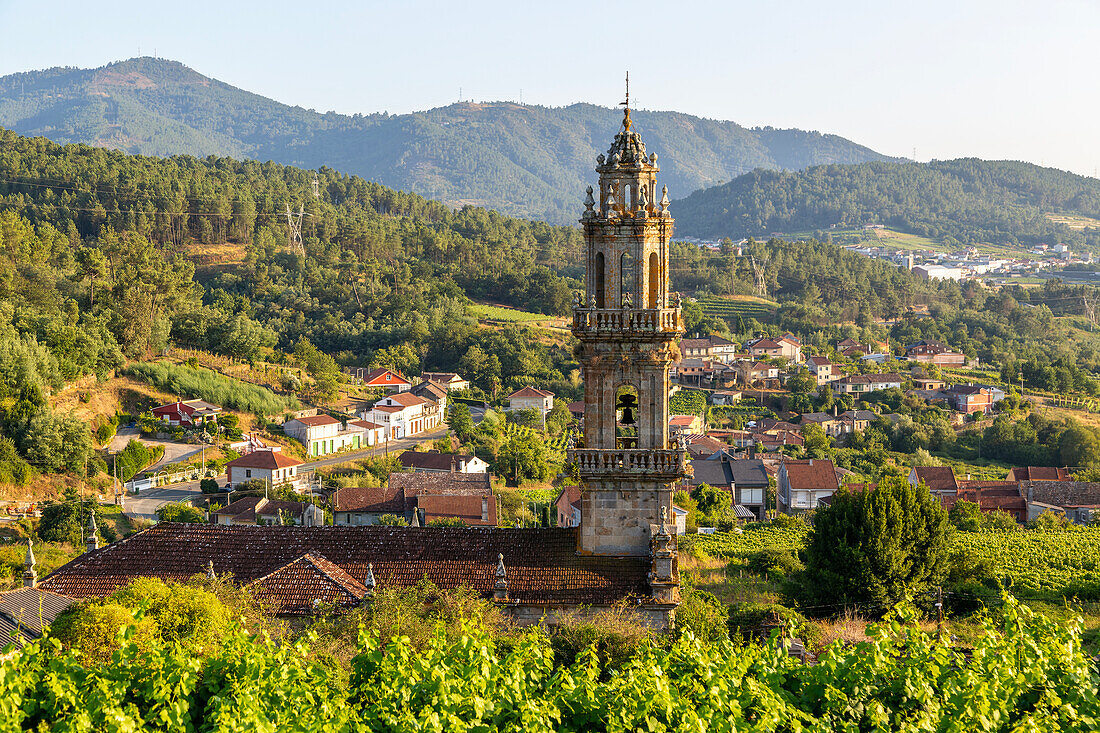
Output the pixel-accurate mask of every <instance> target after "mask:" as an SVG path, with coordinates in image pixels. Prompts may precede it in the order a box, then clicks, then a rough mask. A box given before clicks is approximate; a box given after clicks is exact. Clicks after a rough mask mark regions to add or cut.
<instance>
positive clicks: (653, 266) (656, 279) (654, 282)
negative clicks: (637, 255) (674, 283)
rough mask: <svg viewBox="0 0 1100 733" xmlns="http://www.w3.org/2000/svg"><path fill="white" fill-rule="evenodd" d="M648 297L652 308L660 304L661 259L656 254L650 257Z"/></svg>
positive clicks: (653, 253) (652, 253)
mask: <svg viewBox="0 0 1100 733" xmlns="http://www.w3.org/2000/svg"><path fill="white" fill-rule="evenodd" d="M647 290H648V291H649V292H648V297H647V298H646V299H647V300H648V301H649V303H648V305H649V307H650V308H656V307H657V304H658V303H659V302H660V294H661V258H660V257H658V256H657V253H656V252H651V253H650V255H649V288H647Z"/></svg>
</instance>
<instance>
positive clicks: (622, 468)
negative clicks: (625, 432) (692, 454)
mask: <svg viewBox="0 0 1100 733" xmlns="http://www.w3.org/2000/svg"><path fill="white" fill-rule="evenodd" d="M686 455H687V454H686V453H685V452H684V451H682V450H680V449H678V448H672V449H664V450H643V449H638V448H629V449H615V450H611V449H599V448H575V449H573V450H571V451H569V459H570V460H572V461H576V463H577V470H578V472H579V473H580V475H581V476H582V477H585V478H593V479H601V478H614V477H616V476H623V475H625V476H637V477H645V478H655V479H660V480H664V481H677V480H679V479H680V478H681V477H683V475H684V473H685V471H686V469H687V464H686V463H685V456H686Z"/></svg>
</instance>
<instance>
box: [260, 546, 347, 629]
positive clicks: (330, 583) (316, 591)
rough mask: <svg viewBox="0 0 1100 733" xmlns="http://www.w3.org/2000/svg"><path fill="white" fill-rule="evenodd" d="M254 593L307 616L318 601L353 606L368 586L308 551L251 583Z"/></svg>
mask: <svg viewBox="0 0 1100 733" xmlns="http://www.w3.org/2000/svg"><path fill="white" fill-rule="evenodd" d="M248 586H249V589H250V590H251V591H252V595H253V597H255V598H256V600H258V601H260V602H261V603H262V604H264V605H267V606H272V607H274V608H276V609H278V612H279V613H281V614H284V615H294V616H305V615H309V614H310V613H311V612H313V611H314V609H315V608H316V605H317V604H321V603H323V604H325V605H327V606H337V607H340V608H354V607H356V606H358V605H359V604H360V602H362V600H363V598H364V597H365V596H366V595H367V587H366V586H365V585H363V584H362V583H360V582H359V581H358V580H356V579H355V578H353V577H351V576H350V575H348V574H347V573H346V572H344V570H343V568H341V567H340V566H339V565H336V564H335V563H331V562H329V561H328V560H326V559H325V558H323V557H321V556H320V555H314V554H312V553H308V552H307V553H306V554H305V555H302V556H301V557H299V558H298V559H296V560H291V561H290V562H288V563H287V564H286V565H283V566H282V567H280V568H278V569H276V570H274V571H273V572H270V573H268V574H267V575H264V576H262V577H259V578H256V580H253V581H252V582H251V583H249V584H248Z"/></svg>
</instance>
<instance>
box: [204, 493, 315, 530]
mask: <svg viewBox="0 0 1100 733" xmlns="http://www.w3.org/2000/svg"><path fill="white" fill-rule="evenodd" d="M210 520H211V522H213V523H214V524H225V525H240V524H247V525H253V526H259V525H268V526H275V525H290V524H293V525H298V526H300V527H323V526H324V524H325V512H324V510H323V509H321V508H320V507H317V506H314V505H313V504H310V503H308V502H302V501H281V500H276V499H268V498H266V497H263V496H243V497H241V498H240V499H237V500H236V501H234V502H231V503H230V504H227V505H226V506H224V507H222V508H221V509H217V510H215V511H213V512H211V515H210Z"/></svg>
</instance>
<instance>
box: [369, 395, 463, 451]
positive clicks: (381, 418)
mask: <svg viewBox="0 0 1100 733" xmlns="http://www.w3.org/2000/svg"><path fill="white" fill-rule="evenodd" d="M359 416H360V417H361V418H362V419H364V420H368V421H370V422H372V423H375V424H376V425H381V426H382V427H383V428H385V432H386V434H387V435H388V436H389V438H390V439H391V440H395V439H397V438H404V437H405V436H407V435H416V434H417V433H423V432H424V431H426V430H433V429H435V428H437V427H439V424H440V423H441V422H442V421H443V415H442V411H441V410H440V409H439V405H437V404H436V403H435V402H432V401H431V400H427V399H424V398H423V397H418V396H416V395H414V394H411V393H409V392H400V393H398V394H391V395H388V396H386V397H383V398H382V399H380V400H378V402H375V403H374V404H373V405H372V406H371V408H370V409H369V410H364V411H363V412H362V413H360V415H359Z"/></svg>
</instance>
